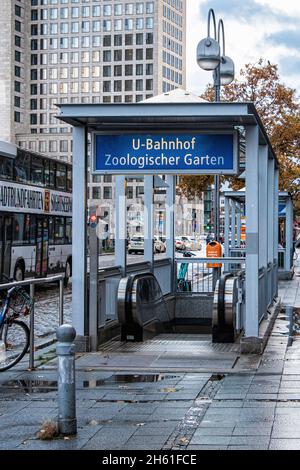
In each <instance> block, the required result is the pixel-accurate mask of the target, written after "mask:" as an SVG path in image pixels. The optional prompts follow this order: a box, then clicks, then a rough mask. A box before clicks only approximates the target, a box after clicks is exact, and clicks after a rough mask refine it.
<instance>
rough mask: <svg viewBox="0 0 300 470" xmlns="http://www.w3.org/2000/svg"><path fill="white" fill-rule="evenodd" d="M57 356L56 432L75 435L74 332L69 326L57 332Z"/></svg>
mask: <svg viewBox="0 0 300 470" xmlns="http://www.w3.org/2000/svg"><path fill="white" fill-rule="evenodd" d="M56 336H57V341H58V343H57V347H56V352H57V356H58V431H59V432H60V434H63V435H72V434H76V433H77V420H76V393H75V392H76V390H75V345H74V343H73V341H74V339H75V336H76V331H75V328H73V327H72V326H71V325H68V324H64V325H61V326H60V327H59V328H58V329H57V331H56Z"/></svg>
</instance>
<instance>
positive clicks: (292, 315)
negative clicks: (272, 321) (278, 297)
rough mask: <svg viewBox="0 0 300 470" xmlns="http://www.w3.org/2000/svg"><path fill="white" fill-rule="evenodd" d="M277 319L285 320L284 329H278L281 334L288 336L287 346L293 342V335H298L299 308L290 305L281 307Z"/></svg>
mask: <svg viewBox="0 0 300 470" xmlns="http://www.w3.org/2000/svg"><path fill="white" fill-rule="evenodd" d="M277 318H278V320H284V321H287V322H288V324H287V325H286V328H287V329H286V330H285V331H280V332H279V333H280V334H282V335H283V336H289V342H288V346H291V345H292V343H293V336H299V335H300V308H294V307H292V306H285V307H283V308H282V309H281V310H280V312H279V314H278V317H277Z"/></svg>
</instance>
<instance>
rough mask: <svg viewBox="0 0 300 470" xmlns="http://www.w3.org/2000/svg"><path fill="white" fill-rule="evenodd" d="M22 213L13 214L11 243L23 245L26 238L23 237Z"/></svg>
mask: <svg viewBox="0 0 300 470" xmlns="http://www.w3.org/2000/svg"><path fill="white" fill-rule="evenodd" d="M24 234H25V230H24V214H14V219H13V244H14V245H24V244H25V243H26V240H25V239H24Z"/></svg>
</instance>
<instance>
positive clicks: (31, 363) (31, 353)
mask: <svg viewBox="0 0 300 470" xmlns="http://www.w3.org/2000/svg"><path fill="white" fill-rule="evenodd" d="M30 297H31V299H32V310H31V314H30V336H29V345H30V346H29V347H30V351H29V369H30V370H34V284H33V283H31V284H30Z"/></svg>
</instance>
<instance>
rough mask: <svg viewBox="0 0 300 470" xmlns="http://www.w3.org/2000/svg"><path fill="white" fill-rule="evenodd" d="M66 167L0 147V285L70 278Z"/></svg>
mask: <svg viewBox="0 0 300 470" xmlns="http://www.w3.org/2000/svg"><path fill="white" fill-rule="evenodd" d="M71 177H72V167H71V165H69V164H67V163H65V162H61V161H58V160H54V159H51V158H47V157H45V156H42V155H40V154H37V153H35V152H32V151H29V150H25V149H22V148H18V147H16V146H14V145H11V144H7V143H6V142H0V282H7V280H8V279H10V280H16V281H21V280H23V279H26V278H32V277H37V278H38V277H45V276H48V275H53V274H57V273H65V285H67V283H68V281H69V278H70V277H71V275H72V194H71V191H72V180H71Z"/></svg>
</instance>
